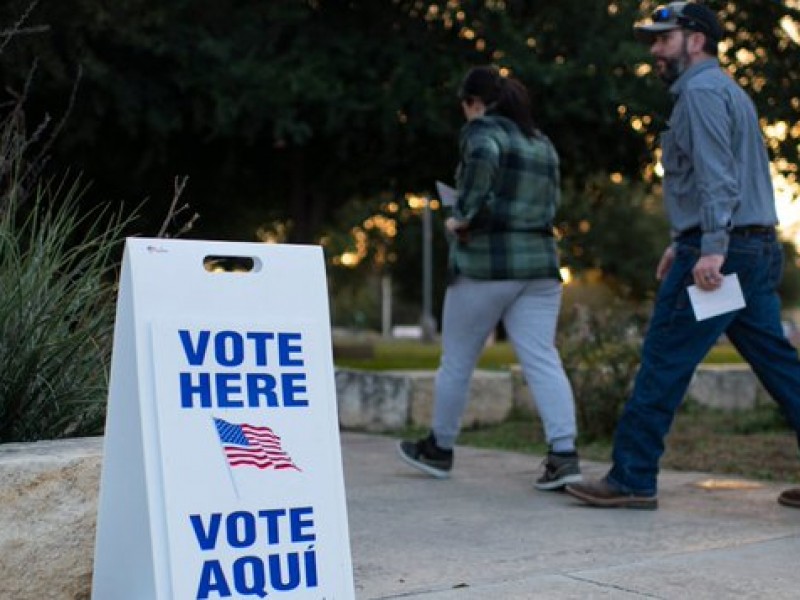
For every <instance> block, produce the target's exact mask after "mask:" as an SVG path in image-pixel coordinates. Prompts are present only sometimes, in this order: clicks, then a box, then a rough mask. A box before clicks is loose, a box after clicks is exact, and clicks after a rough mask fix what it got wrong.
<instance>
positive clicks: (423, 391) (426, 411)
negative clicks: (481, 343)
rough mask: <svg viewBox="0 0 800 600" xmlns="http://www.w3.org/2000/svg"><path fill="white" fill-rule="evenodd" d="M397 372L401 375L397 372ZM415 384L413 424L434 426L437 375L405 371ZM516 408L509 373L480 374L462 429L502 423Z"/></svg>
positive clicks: (477, 373) (473, 385)
mask: <svg viewBox="0 0 800 600" xmlns="http://www.w3.org/2000/svg"><path fill="white" fill-rule="evenodd" d="M395 372H397V371H395ZM405 374H406V376H407V377H408V378H409V379H410V380H411V390H412V391H411V423H412V424H414V425H418V426H420V427H427V426H429V425H430V424H431V416H432V414H433V396H434V391H433V390H434V380H435V377H436V373H435V372H434V371H405ZM513 405H514V386H513V383H512V380H511V374H510V373H509V372H507V371H486V370H477V371H475V373H473V376H472V379H471V381H470V388H469V403H468V404H467V408H466V410H465V411H464V418H463V420H462V425H463V426H464V427H472V426H474V425H488V424H495V423H502V422H503V421H504V420H505V419H506V418H507V417H508V414H509V412H511V409H512V407H513Z"/></svg>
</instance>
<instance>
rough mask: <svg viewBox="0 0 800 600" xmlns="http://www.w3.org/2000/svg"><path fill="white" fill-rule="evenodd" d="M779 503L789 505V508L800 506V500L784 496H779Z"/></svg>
mask: <svg viewBox="0 0 800 600" xmlns="http://www.w3.org/2000/svg"><path fill="white" fill-rule="evenodd" d="M778 504H782V505H783V506H788V507H789V508H800V502H797V501H795V500H787V499H786V498H784V497H783V496H778Z"/></svg>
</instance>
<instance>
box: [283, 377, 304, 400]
mask: <svg viewBox="0 0 800 600" xmlns="http://www.w3.org/2000/svg"><path fill="white" fill-rule="evenodd" d="M305 380H306V374H305V373H283V374H281V387H282V388H283V405H284V406H308V399H307V398H295V395H296V394H302V393H304V392H305V391H306V389H307V388H306V386H305V385H300V383H305Z"/></svg>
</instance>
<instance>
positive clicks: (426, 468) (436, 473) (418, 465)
mask: <svg viewBox="0 0 800 600" xmlns="http://www.w3.org/2000/svg"><path fill="white" fill-rule="evenodd" d="M401 444H402V442H397V445H396V446H395V449H396V450H397V455H398V456H399V457H400V460H402V461H403V462H404V463H406V464H407V465H409V466H412V467H414V468H415V469H417V470H419V471H422V472H423V473H425V474H426V475H430V476H431V477H435V478H436V479H449V478H450V472H449V471H442V470H441V469H437V468H436V467H432V466H430V465H426V464H425V463H423V462H419V461H417V460H414V459H413V458H411V457H410V456H408V455H407V454H406V453H405V452H403V447H402V446H401Z"/></svg>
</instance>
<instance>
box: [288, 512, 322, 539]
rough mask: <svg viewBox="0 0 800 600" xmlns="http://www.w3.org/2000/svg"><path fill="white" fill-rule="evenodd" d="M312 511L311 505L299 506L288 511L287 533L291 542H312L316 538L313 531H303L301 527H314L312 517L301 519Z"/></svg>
mask: <svg viewBox="0 0 800 600" xmlns="http://www.w3.org/2000/svg"><path fill="white" fill-rule="evenodd" d="M313 512H314V508H313V507H311V506H301V507H299V508H293V509H291V510H290V511H289V533H290V535H291V538H292V541H293V542H313V541H314V540H316V539H317V536H316V535H314V534H313V533H303V529H306V528H308V527H314V520H313V519H310V518H309V519H303V517H304V516H305V515H310V514H312V513H313Z"/></svg>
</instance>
